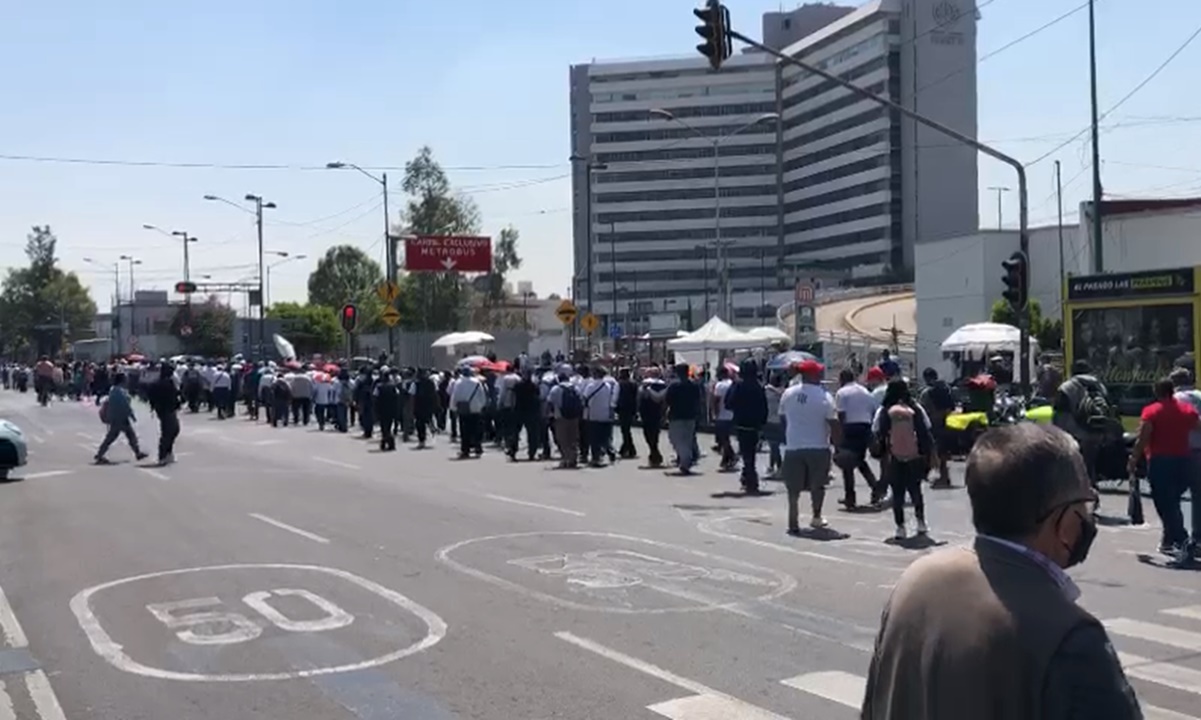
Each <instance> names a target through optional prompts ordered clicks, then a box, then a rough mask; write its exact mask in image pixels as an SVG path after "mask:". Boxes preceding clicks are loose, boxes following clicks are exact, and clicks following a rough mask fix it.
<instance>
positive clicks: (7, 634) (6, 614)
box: [0, 588, 29, 648]
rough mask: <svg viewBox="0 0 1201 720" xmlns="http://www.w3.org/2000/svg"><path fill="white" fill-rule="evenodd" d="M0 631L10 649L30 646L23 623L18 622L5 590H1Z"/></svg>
mask: <svg viewBox="0 0 1201 720" xmlns="http://www.w3.org/2000/svg"><path fill="white" fill-rule="evenodd" d="M0 631H2V632H3V633H4V642H5V643H6V644H7V645H8V646H9V647H10V648H23V647H28V646H29V639H28V638H26V637H25V631H24V630H23V629H22V628H21V623H19V622H17V616H16V614H15V613H13V608H12V605H10V604H9V602H8V597H7V596H5V594H4V588H0Z"/></svg>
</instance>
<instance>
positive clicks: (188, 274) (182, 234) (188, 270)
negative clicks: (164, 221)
mask: <svg viewBox="0 0 1201 720" xmlns="http://www.w3.org/2000/svg"><path fill="white" fill-rule="evenodd" d="M171 234H172V235H174V236H175V237H177V238H180V239H181V240H183V279H184V282H190V281H191V280H192V265H191V261H190V260H189V259H188V246H189V245H191V244H192V243H194V242H196V238H194V237H192V236H191V235H188V231H187V230H175V231H174V232H172V233H171Z"/></svg>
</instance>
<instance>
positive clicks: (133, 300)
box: [118, 255, 142, 350]
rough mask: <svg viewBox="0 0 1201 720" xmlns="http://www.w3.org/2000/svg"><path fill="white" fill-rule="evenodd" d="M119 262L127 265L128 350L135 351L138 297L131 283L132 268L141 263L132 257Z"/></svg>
mask: <svg viewBox="0 0 1201 720" xmlns="http://www.w3.org/2000/svg"><path fill="white" fill-rule="evenodd" d="M118 259H119V260H121V261H123V262H127V263H129V337H130V341H129V343H130V348H129V349H130V350H137V349H138V347H137V345H138V343H137V337H138V319H137V312H138V295H137V289H136V286H135V285H134V282H133V266H134V265H141V264H142V261H141V260H138V259H137V258H135V257H134V256H132V255H122V256H121V257H120V258H118Z"/></svg>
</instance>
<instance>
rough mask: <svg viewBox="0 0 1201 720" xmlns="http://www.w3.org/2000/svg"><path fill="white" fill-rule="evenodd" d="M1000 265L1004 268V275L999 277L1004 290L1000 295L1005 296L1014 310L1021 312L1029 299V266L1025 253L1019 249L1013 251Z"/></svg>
mask: <svg viewBox="0 0 1201 720" xmlns="http://www.w3.org/2000/svg"><path fill="white" fill-rule="evenodd" d="M1001 267H1003V268H1005V275H1004V277H1002V278H1001V281H1002V282H1004V283H1005V292H1003V293H1001V297H1003V298H1005V301H1006V302H1008V303H1009V307H1011V308H1013V310H1014V312H1021V311H1022V310H1025V309H1026V303H1027V302H1029V300H1030V267H1029V262H1028V259H1027V258H1026V254H1025V253H1023V252H1021V251H1020V250H1019V251H1018V252H1015V253H1014V254H1012V255H1010V256H1009V259H1008V260H1006V261H1005V262H1003V263H1001Z"/></svg>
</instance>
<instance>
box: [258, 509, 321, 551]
mask: <svg viewBox="0 0 1201 720" xmlns="http://www.w3.org/2000/svg"><path fill="white" fill-rule="evenodd" d="M250 517H252V518H254V519H255V520H261V521H262V522H265V523H267V524H268V525H274V526H275V527H277V528H279V529H280V530H287V531H288V532H290V533H295V534H297V535H299V536H300V537H302V538H308V539H309V540H312V541H313V542H319V543H321V544H322V545H328V544H329V538H323V537H321V536H320V535H318V534H317V533H311V532H309V531H308V530H301V529H300V528H298V527H296V526H295V525H289V524H288V523H286V522H282V521H280V520H276V519H275V518H273V517H268V516H266V515H260V514H259V513H250Z"/></svg>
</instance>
